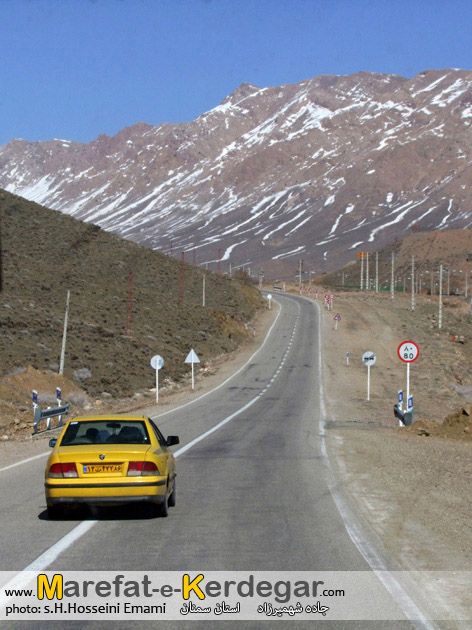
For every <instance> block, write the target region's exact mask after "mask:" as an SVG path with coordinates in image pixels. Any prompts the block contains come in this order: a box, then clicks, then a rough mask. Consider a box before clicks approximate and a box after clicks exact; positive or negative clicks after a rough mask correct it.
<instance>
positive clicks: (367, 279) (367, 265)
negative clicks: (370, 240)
mask: <svg viewBox="0 0 472 630" xmlns="http://www.w3.org/2000/svg"><path fill="white" fill-rule="evenodd" d="M369 289H370V287H369V252H366V255H365V290H366V291H368V290H369Z"/></svg>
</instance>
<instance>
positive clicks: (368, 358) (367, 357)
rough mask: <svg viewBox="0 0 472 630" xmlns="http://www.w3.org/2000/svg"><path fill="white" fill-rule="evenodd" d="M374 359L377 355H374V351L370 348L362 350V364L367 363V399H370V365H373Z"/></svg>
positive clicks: (375, 359)
mask: <svg viewBox="0 0 472 630" xmlns="http://www.w3.org/2000/svg"><path fill="white" fill-rule="evenodd" d="M376 361H377V357H376V356H375V353H374V352H371V351H370V350H368V351H367V352H364V354H363V355H362V362H363V363H364V365H367V401H369V400H370V366H371V365H374V363H375V362H376Z"/></svg>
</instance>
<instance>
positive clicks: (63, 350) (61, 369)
mask: <svg viewBox="0 0 472 630" xmlns="http://www.w3.org/2000/svg"><path fill="white" fill-rule="evenodd" d="M69 300H70V289H69V290H68V291H67V299H66V314H65V315H64V331H63V333H62V348H61V359H60V361H59V374H64V361H65V358H66V338H67V322H68V321H69Z"/></svg>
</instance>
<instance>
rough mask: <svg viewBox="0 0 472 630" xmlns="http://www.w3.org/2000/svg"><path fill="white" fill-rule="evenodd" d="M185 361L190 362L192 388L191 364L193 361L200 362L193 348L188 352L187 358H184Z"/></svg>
mask: <svg viewBox="0 0 472 630" xmlns="http://www.w3.org/2000/svg"><path fill="white" fill-rule="evenodd" d="M185 363H191V364H192V389H194V388H195V380H194V375H193V364H194V363H200V359H199V358H198V357H197V353H196V352H195V350H194V349H193V348H192V349H191V350H190V352H189V353H188V355H187V358H186V359H185Z"/></svg>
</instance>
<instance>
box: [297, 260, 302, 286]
mask: <svg viewBox="0 0 472 630" xmlns="http://www.w3.org/2000/svg"><path fill="white" fill-rule="evenodd" d="M298 284H299V285H300V286H302V259H301V258H300V260H299V261H298Z"/></svg>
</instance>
